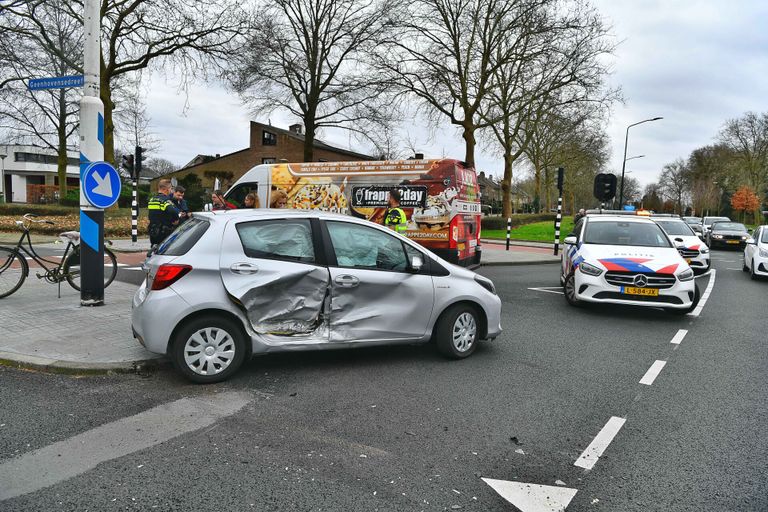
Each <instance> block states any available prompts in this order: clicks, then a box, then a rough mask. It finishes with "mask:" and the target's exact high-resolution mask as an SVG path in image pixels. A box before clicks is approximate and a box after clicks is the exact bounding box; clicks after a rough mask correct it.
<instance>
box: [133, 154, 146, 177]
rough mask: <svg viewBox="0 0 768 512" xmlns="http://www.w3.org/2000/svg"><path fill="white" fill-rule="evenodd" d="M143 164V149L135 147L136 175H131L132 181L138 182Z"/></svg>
mask: <svg viewBox="0 0 768 512" xmlns="http://www.w3.org/2000/svg"><path fill="white" fill-rule="evenodd" d="M143 164H144V148H142V147H141V146H136V175H132V176H133V178H134V179H136V180H138V179H139V175H141V169H142V167H143Z"/></svg>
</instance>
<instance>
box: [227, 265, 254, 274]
mask: <svg viewBox="0 0 768 512" xmlns="http://www.w3.org/2000/svg"><path fill="white" fill-rule="evenodd" d="M229 270H231V271H232V273H233V274H241V275H249V274H255V273H256V272H258V271H259V267H257V266H256V265H254V264H253V263H233V264H232V266H231V267H229Z"/></svg>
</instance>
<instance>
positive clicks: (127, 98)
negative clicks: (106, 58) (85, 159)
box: [114, 74, 162, 156]
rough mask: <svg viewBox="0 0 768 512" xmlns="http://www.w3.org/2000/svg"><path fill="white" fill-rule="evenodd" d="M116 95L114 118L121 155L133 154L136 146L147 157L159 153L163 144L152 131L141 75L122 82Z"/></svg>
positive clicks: (116, 90)
mask: <svg viewBox="0 0 768 512" xmlns="http://www.w3.org/2000/svg"><path fill="white" fill-rule="evenodd" d="M114 93H115V96H116V99H117V102H116V105H117V106H116V107H115V110H114V116H115V124H116V125H117V139H118V140H119V141H120V144H119V147H120V150H121V153H133V152H134V151H135V147H136V146H141V147H142V148H143V150H144V155H145V156H149V155H151V154H152V153H154V152H156V151H158V150H159V149H160V147H161V145H162V144H161V141H160V139H158V138H157V136H156V135H155V134H154V133H153V132H152V130H151V123H152V118H151V117H150V116H149V113H148V112H147V105H146V103H145V102H144V94H143V92H142V90H141V76H140V74H139V75H138V76H136V77H126V78H125V79H124V80H121V81H120V86H119V87H117V88H115V91H114Z"/></svg>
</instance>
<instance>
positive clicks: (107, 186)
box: [93, 171, 112, 197]
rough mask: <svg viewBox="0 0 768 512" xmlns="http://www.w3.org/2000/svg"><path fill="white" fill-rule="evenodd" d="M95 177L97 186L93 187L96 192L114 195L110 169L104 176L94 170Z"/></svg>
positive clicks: (109, 195) (107, 195) (103, 194)
mask: <svg viewBox="0 0 768 512" xmlns="http://www.w3.org/2000/svg"><path fill="white" fill-rule="evenodd" d="M93 179H95V180H96V186H95V187H93V193H94V194H99V195H100V196H106V197H112V179H111V178H110V177H109V171H107V172H105V173H104V176H103V177H102V176H99V173H98V172H95V171H94V173H93Z"/></svg>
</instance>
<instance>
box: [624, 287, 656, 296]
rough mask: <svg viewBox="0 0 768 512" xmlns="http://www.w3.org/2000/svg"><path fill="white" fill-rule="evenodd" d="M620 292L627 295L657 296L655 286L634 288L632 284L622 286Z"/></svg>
mask: <svg viewBox="0 0 768 512" xmlns="http://www.w3.org/2000/svg"><path fill="white" fill-rule="evenodd" d="M621 293H625V294H627V295H646V296H648V297H658V296H659V290H658V289H657V288H635V287H634V286H623V287H622V288H621Z"/></svg>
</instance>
